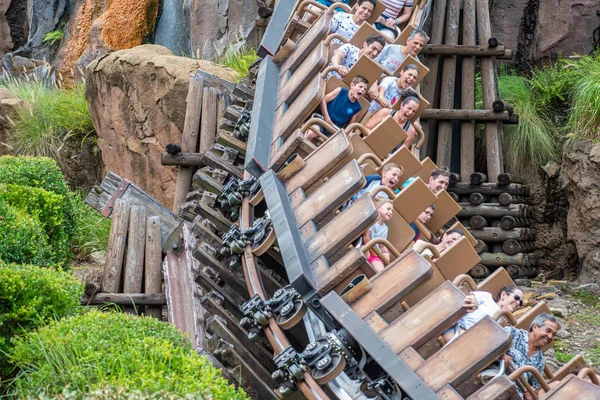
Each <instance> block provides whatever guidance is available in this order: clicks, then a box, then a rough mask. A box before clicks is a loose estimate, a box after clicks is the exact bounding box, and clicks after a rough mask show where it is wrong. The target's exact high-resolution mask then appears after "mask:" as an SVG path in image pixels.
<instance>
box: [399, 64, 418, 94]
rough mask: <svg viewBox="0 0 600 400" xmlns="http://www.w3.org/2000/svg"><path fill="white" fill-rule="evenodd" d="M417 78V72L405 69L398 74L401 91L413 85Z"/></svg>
mask: <svg viewBox="0 0 600 400" xmlns="http://www.w3.org/2000/svg"><path fill="white" fill-rule="evenodd" d="M418 77H419V70H417V69H407V70H406V71H402V72H400V85H399V86H401V88H402V89H408V88H409V87H411V86H412V84H413V83H415V82H416V81H417V78H418Z"/></svg>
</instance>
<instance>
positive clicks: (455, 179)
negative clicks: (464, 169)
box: [449, 172, 460, 185]
mask: <svg viewBox="0 0 600 400" xmlns="http://www.w3.org/2000/svg"><path fill="white" fill-rule="evenodd" d="M449 181H450V184H451V185H453V184H455V183H457V182H460V175H459V174H457V173H455V172H451V173H450V179H449Z"/></svg>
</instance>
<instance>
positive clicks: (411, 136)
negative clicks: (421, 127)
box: [402, 124, 417, 149]
mask: <svg viewBox="0 0 600 400" xmlns="http://www.w3.org/2000/svg"><path fill="white" fill-rule="evenodd" d="M406 135H407V136H406V139H404V142H402V144H403V145H404V147H406V148H407V149H410V147H411V146H412V144H413V142H414V140H415V136H416V135H417V131H416V130H415V127H414V126H413V125H412V124H410V126H409V127H408V131H407V132H406Z"/></svg>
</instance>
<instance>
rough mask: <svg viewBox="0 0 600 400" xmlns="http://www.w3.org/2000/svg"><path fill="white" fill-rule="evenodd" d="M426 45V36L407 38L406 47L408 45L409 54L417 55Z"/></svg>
mask: <svg viewBox="0 0 600 400" xmlns="http://www.w3.org/2000/svg"><path fill="white" fill-rule="evenodd" d="M423 46H425V38H424V37H423V36H421V35H415V37H414V38H412V39H407V40H406V47H408V54H410V55H411V56H413V57H416V56H417V55H418V54H419V53H420V52H421V50H423Z"/></svg>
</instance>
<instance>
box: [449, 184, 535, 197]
mask: <svg viewBox="0 0 600 400" xmlns="http://www.w3.org/2000/svg"><path fill="white" fill-rule="evenodd" d="M448 191H449V192H454V193H456V194H471V193H473V192H479V193H481V194H485V195H488V196H500V195H501V194H502V193H508V194H511V195H519V196H529V188H528V187H527V186H525V185H521V184H519V183H511V184H508V185H505V186H498V185H497V184H495V183H482V184H481V185H478V186H472V185H470V184H468V183H464V182H463V183H457V184H455V185H451V186H450V187H449V188H448Z"/></svg>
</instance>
